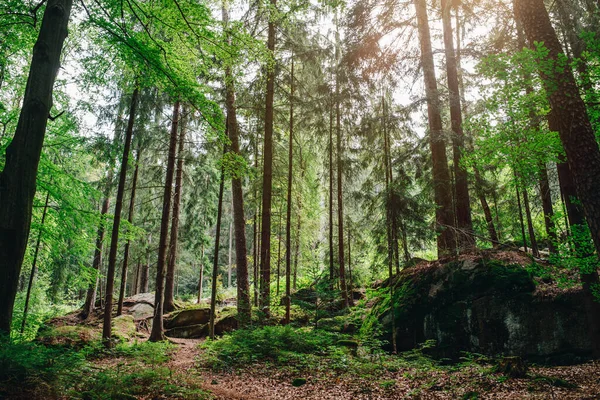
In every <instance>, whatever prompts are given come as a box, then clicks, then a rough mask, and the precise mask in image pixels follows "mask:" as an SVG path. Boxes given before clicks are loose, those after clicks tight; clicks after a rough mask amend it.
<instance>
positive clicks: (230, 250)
mask: <svg viewBox="0 0 600 400" xmlns="http://www.w3.org/2000/svg"><path fill="white" fill-rule="evenodd" d="M232 211H233V210H232ZM232 214H233V213H232ZM231 217H232V220H231V221H229V259H228V262H227V288H230V287H231V270H232V269H233V263H232V261H233V260H232V255H233V215H232V216H231Z"/></svg>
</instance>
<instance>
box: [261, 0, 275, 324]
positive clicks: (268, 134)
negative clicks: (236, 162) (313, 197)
mask: <svg viewBox="0 0 600 400" xmlns="http://www.w3.org/2000/svg"><path fill="white" fill-rule="evenodd" d="M270 4H271V7H272V8H273V11H272V12H271V13H270V14H269V28H268V39H267V48H268V50H269V54H270V55H271V57H275V21H274V20H275V12H274V11H275V8H276V7H277V0H270ZM274 95H275V68H274V66H272V65H271V66H268V67H267V97H266V105H265V137H264V150H263V153H264V155H263V198H262V232H261V247H260V272H261V282H260V289H261V296H260V310H261V318H262V319H265V318H269V317H270V315H271V286H270V285H271V202H272V194H273V100H274Z"/></svg>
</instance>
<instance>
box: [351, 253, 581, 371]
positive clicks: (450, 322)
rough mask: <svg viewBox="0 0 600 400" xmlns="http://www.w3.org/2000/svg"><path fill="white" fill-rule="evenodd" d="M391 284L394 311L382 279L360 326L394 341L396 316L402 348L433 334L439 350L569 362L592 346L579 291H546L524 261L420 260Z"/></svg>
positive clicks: (453, 354)
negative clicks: (393, 332) (539, 286)
mask: <svg viewBox="0 0 600 400" xmlns="http://www.w3.org/2000/svg"><path fill="white" fill-rule="evenodd" d="M393 284H394V286H393V297H392V301H391V304H393V311H394V312H393V314H392V312H391V309H392V307H390V296H389V292H390V288H389V286H387V287H382V288H380V289H379V291H380V295H379V298H378V299H377V301H376V302H375V304H374V306H373V308H372V310H371V312H370V314H369V315H368V316H367V317H366V319H365V320H364V322H363V325H362V327H361V330H362V333H363V334H366V335H368V334H370V333H372V334H378V332H379V334H380V335H381V337H382V338H383V339H385V340H387V341H388V342H390V343H391V339H392V316H393V317H394V318H395V326H396V344H397V348H398V350H400V351H403V350H410V349H413V348H415V347H417V346H418V345H419V344H420V343H424V342H426V341H429V340H434V341H435V342H437V346H436V347H435V350H434V353H435V355H438V356H440V357H452V358H454V357H457V356H458V355H460V352H461V351H468V352H474V353H482V354H488V355H499V354H504V355H515V356H522V357H525V358H529V359H536V360H540V361H564V362H568V361H577V360H578V359H580V358H581V357H586V356H588V355H589V354H590V352H591V342H590V340H589V337H588V331H587V327H588V317H587V312H586V310H585V308H584V305H583V304H584V303H583V297H582V294H581V292H580V291H578V290H570V291H566V292H564V293H563V294H561V295H560V296H545V295H542V294H541V292H540V291H539V290H536V285H535V282H534V280H533V278H532V276H531V275H530V274H529V272H528V270H527V269H526V268H524V267H523V266H522V265H520V264H519V263H515V262H511V261H510V260H509V261H499V260H497V259H494V258H493V257H489V256H488V257H486V256H480V257H473V256H470V257H463V258H462V259H461V260H459V261H451V262H446V263H439V262H422V263H420V264H418V265H416V266H414V267H411V268H409V269H405V270H404V271H402V272H401V273H400V274H399V275H397V276H396V277H395V278H394V279H393ZM388 285H389V283H388Z"/></svg>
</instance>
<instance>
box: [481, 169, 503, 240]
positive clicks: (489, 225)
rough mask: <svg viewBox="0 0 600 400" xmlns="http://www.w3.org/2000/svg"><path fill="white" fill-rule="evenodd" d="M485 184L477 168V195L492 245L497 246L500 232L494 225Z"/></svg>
mask: <svg viewBox="0 0 600 400" xmlns="http://www.w3.org/2000/svg"><path fill="white" fill-rule="evenodd" d="M483 186H484V181H483V178H482V177H481V175H480V173H479V169H477V168H475V192H476V193H477V197H479V202H480V203H481V208H482V209H483V215H484V216H485V223H486V225H487V228H488V234H489V235H490V240H491V242H492V247H494V248H496V247H498V245H499V244H500V240H499V239H498V233H497V232H496V227H495V226H494V218H493V217H492V210H491V209H490V205H489V204H488V202H487V199H486V198H485V194H484V193H483Z"/></svg>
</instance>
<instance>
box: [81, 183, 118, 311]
mask: <svg viewBox="0 0 600 400" xmlns="http://www.w3.org/2000/svg"><path fill="white" fill-rule="evenodd" d="M110 175H112V174H109V182H107V184H106V189H105V192H104V200H103V201H102V209H101V211H100V224H99V225H98V234H97V235H96V248H95V250H94V260H93V261H92V269H93V270H94V272H95V274H96V279H95V280H94V282H93V283H90V285H89V286H88V289H87V294H86V296H85V303H84V304H83V309H82V310H81V313H80V314H79V316H80V318H81V319H83V320H86V319H88V317H89V316H90V314H91V313H92V311H94V307H95V304H96V292H97V290H98V284H99V281H100V266H101V265H102V245H103V243H104V233H105V232H106V227H105V223H106V220H105V217H106V214H108V207H109V206H110V185H111V181H112V177H110Z"/></svg>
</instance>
